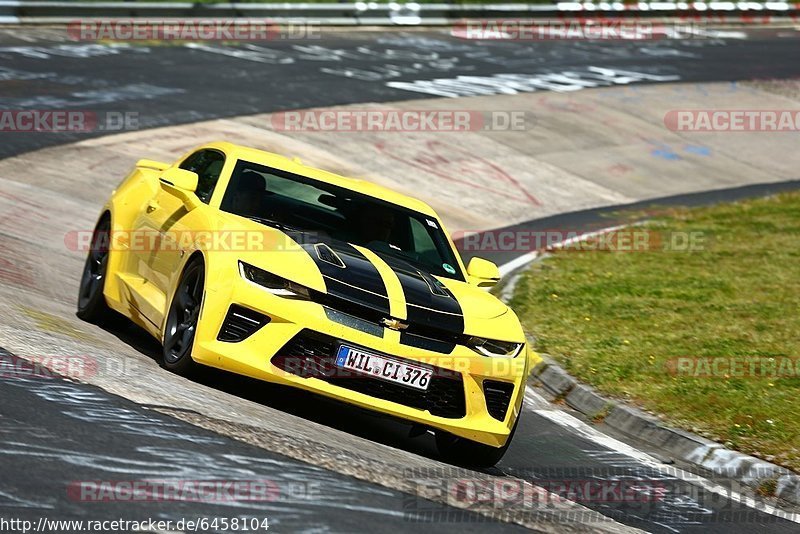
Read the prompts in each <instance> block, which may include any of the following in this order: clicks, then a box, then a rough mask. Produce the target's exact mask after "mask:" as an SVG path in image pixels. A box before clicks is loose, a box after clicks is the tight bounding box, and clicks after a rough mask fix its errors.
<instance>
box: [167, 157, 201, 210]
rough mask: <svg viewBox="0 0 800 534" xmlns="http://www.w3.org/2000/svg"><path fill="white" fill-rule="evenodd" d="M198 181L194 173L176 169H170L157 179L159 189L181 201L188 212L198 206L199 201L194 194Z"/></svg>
mask: <svg viewBox="0 0 800 534" xmlns="http://www.w3.org/2000/svg"><path fill="white" fill-rule="evenodd" d="M198 179H199V178H198V176H197V173H196V172H192V171H187V170H185V169H180V168H178V167H170V168H169V169H167V170H166V171H164V173H163V174H162V175H161V177H160V178H159V180H160V181H161V187H163V188H164V190H165V191H167V192H168V193H171V194H173V195H175V196H176V197H178V198H179V199H181V200H182V201H183V203H184V204H185V205H186V209H188V210H189V211H191V210H193V209H194V208H196V207H197V206H199V205H200V199H199V198H197V195H195V194H194V192H195V191H196V190H197V181H198Z"/></svg>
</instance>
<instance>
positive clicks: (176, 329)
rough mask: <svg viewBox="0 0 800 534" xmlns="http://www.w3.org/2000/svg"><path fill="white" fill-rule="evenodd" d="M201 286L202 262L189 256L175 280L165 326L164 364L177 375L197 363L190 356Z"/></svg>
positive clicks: (200, 303) (198, 311) (185, 372)
mask: <svg viewBox="0 0 800 534" xmlns="http://www.w3.org/2000/svg"><path fill="white" fill-rule="evenodd" d="M204 289H205V266H204V265H203V262H202V261H200V260H192V261H191V263H189V265H188V266H187V267H186V269H185V270H184V271H183V274H182V275H181V279H180V281H179V282H178V287H177V289H176V290H175V296H174V297H173V298H172V304H171V305H170V308H169V313H168V315H167V325H166V328H165V330H164V355H163V361H164V367H166V368H167V369H169V370H170V371H172V372H174V373H177V374H180V375H185V374H189V373H190V372H191V371H193V370H194V369H195V368H196V366H197V364H196V363H195V362H194V360H192V347H193V346H194V338H195V335H196V333H197V324H198V322H199V319H200V309H201V307H202V305H203V291H204Z"/></svg>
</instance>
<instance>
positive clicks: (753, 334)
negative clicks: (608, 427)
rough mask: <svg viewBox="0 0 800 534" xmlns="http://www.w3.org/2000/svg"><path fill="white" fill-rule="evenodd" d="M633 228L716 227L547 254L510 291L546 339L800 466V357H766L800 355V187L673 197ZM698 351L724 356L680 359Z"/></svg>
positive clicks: (738, 444) (687, 416) (606, 381)
mask: <svg viewBox="0 0 800 534" xmlns="http://www.w3.org/2000/svg"><path fill="white" fill-rule="evenodd" d="M634 228H635V229H636V230H637V231H638V230H640V229H644V230H649V231H656V232H659V233H660V235H661V236H663V237H664V238H667V237H668V236H684V235H687V234H691V233H694V235H700V236H702V237H703V238H704V239H705V240H704V243H703V244H702V247H701V250H694V251H692V252H687V251H683V252H681V251H675V250H669V247H660V246H655V247H651V248H649V249H648V250H647V251H645V252H609V251H591V252H590V251H586V250H582V251H571V252H569V251H565V252H557V253H555V254H553V255H552V256H551V257H549V258H547V259H545V260H543V261H541V262H539V263H536V264H535V265H534V266H533V267H532V268H531V269H530V270H529V271H528V272H526V273H525V274H524V275H523V276H522V277H521V280H520V281H519V283H518V285H517V287H516V290H515V293H514V297H513V298H512V301H511V303H510V304H511V306H512V307H513V308H514V309H515V310H516V311H517V313H518V314H519V316H520V318H521V320H522V321H523V324H524V325H525V327H526V329H527V330H528V331H529V332H531V333H532V334H534V335H535V336H536V337H537V338H538V341H537V343H538V346H537V350H539V351H540V352H546V353H549V354H550V355H552V356H553V357H554V358H555V359H556V360H557V361H559V362H560V363H561V364H562V365H563V366H564V367H565V368H566V369H567V370H568V371H569V372H570V373H572V374H573V375H574V376H576V377H578V378H579V379H580V380H582V381H584V382H587V383H589V384H592V385H594V386H595V387H597V388H598V389H599V390H600V391H602V392H604V393H606V394H608V395H611V396H614V397H616V398H621V399H624V400H627V401H630V402H633V403H635V404H637V405H639V406H641V407H643V408H645V409H647V410H651V411H654V412H656V413H659V414H662V415H663V416H664V418H665V420H666V421H667V422H668V423H669V424H672V425H675V426H678V427H682V428H685V429H688V430H691V431H694V432H698V433H700V434H702V435H704V436H706V437H709V438H711V439H714V440H716V441H720V442H723V443H725V444H726V445H727V446H729V447H731V448H734V449H737V450H740V451H742V452H745V453H748V454H755V455H757V456H761V457H764V458H766V459H768V460H771V461H774V462H776V463H779V464H782V465H784V466H786V467H789V468H791V469H794V470H796V471H800V376H798V374H795V373H796V371H797V370H798V369H797V366H795V367H794V368H793V369H794V372H793V371H791V369H787V368H786V367H784V368H782V369H781V368H779V369H778V371H777V373H773V372H772V371H771V370H770V369H769V367H766V366H762V364H768V362H769V359H770V358H775V361H779V362H783V363H785V362H786V361H787V359H788V358H794V359H795V362H796V361H797V359H798V358H800V194H799V193H789V194H782V195H779V196H775V197H770V198H763V199H757V200H749V201H744V202H738V203H734V204H724V205H718V206H713V207H706V208H695V209H675V210H667V211H666V212H665V213H664V214H663V215H660V216H659V218H658V219H657V220H652V221H650V222H648V223H647V224H646V225H645V226H643V227H634ZM650 241H651V242H653V239H652V234H651V240H650ZM679 358H684V360H678V359H679ZM686 358H692V359H705V360H704V361H706V362H715V361H719V362H722V363H721V364H720V366H719V367H717V368H716V369H711V372H708V369H705V370H703V369H701V368H700V367H698V366H696V365H695V364H692V367H679V366H676V365H677V363H678V362H687V361H688V362H693V361H696V360H686ZM731 358H732V360H731ZM731 361H736V362H745V363H744V368H743V371H742V369H740V368H738V367H736V366H730V365H729V363H730V362H731ZM751 363H752V364H754V365H756V367H755V369H756V372H755V373H753V372H752V369H750V368H748V365H750V364H751ZM726 369H727V370H729V371H730V372H725V371H726ZM698 371H700V372H701V373H700V375H699V376H698V375H697V374H695V373H697V372H698ZM762 373H763V375H762ZM752 374H755V375H757V376H754V377H751V376H742V375H752ZM776 374H777V375H779V376H775V375H776Z"/></svg>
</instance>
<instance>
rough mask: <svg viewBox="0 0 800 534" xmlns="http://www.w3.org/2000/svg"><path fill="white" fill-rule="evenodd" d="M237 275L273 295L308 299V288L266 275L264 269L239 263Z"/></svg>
mask: <svg viewBox="0 0 800 534" xmlns="http://www.w3.org/2000/svg"><path fill="white" fill-rule="evenodd" d="M239 273H241V275H242V277H243V278H245V279H247V280H250V281H251V282H253V283H254V284H258V285H260V286H261V287H263V288H264V289H266V290H267V291H269V292H270V293H272V294H273V295H278V296H279V297H287V298H295V299H296V298H300V299H308V298H310V295H309V293H308V288H307V287H303V286H301V285H300V284H295V283H294V282H292V281H291V280H287V279H286V278H281V277H280V276H277V275H274V274H272V273H268V272H267V271H265V270H264V269H259V268H258V267H255V266H253V265H250V264H249V263H245V262H243V261H240V262H239Z"/></svg>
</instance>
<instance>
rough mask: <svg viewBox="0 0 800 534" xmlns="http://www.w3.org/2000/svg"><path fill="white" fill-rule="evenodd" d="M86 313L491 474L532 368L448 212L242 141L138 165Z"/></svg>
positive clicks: (97, 242)
mask: <svg viewBox="0 0 800 534" xmlns="http://www.w3.org/2000/svg"><path fill="white" fill-rule="evenodd" d="M87 242H88V243H87V244H88V245H89V246H88V247H87V248H88V249H89V255H88V258H87V261H86V265H85V269H84V272H83V277H82V279H81V284H80V295H79V299H78V315H79V316H80V317H81V318H82V319H84V320H87V321H92V322H102V321H104V320H106V319H107V318H108V317H110V316H113V315H114V314H113V313H110V310H109V308H110V309H111V310H114V311H116V312H118V313H121V314H122V315H124V316H125V317H128V318H130V319H131V320H133V321H134V322H135V323H136V324H138V325H139V326H141V327H142V328H144V329H145V330H147V331H148V332H149V333H150V334H152V335H153V336H155V337H156V338H157V339H158V340H159V341H161V342H162V344H163V347H164V351H163V352H164V354H163V365H164V367H166V368H167V369H169V370H171V371H174V372H177V373H182V374H185V373H187V372H189V371H190V370H191V369H192V368H193V367H194V366H196V365H197V364H202V365H207V366H211V367H217V368H220V369H225V370H227V371H232V372H235V373H240V374H242V375H246V376H249V377H253V378H257V379H261V380H266V381H269V382H275V383H279V384H284V385H289V386H293V387H297V388H301V389H303V390H307V391H309V392H313V393H317V394H321V395H325V396H327V397H332V398H334V399H338V400H340V401H344V402H347V403H350V404H353V405H356V406H360V407H362V408H367V409H370V410H373V411H375V412H378V413H381V414H385V415H387V416H391V417H395V418H400V419H402V420H405V421H407V422H410V423H412V424H413V425H415V427H416V429H417V430H425V431H428V430H429V431H432V432H433V433H434V434H435V436H436V443H437V447H438V448H439V450H440V452H441V453H442V456H444V457H445V458H446V459H448V460H449V461H452V462H455V463H460V464H471V465H480V466H488V465H494V464H495V463H496V462H497V461H498V460H499V459H500V458H501V457H502V455H503V454H504V452H505V451H506V449H507V448H508V445H509V443H510V441H511V438H512V436H513V434H514V430H515V429H516V427H517V423H518V421H519V415H520V411H521V406H522V399H523V396H524V389H525V379H526V377H527V374H528V371H529V366H530V362H531V361H532V359H533V353H532V352H531V351H530V350H529V348H528V346H527V345H526V343H525V337H524V335H523V332H522V328H521V327H520V324H519V321H518V320H517V317H516V315H515V314H514V312H513V311H511V310H510V309H509V308H508V307H507V306H506V305H505V304H503V303H502V302H500V301H499V300H498V299H496V298H495V297H493V296H492V295H490V294H489V293H488V292H487V291H485V290H484V289H482V288H483V287H487V286H491V285H493V284H495V283H496V282H497V281H498V279H499V277H500V275H499V271H498V269H497V267H496V266H495V265H494V264H493V263H490V262H488V261H486V260H483V259H480V258H473V259H472V260H471V261H470V262H469V265H468V266H466V267H465V266H464V264H463V261H462V259H461V258H460V257H459V255H458V253H457V251H456V247H455V246H454V244H453V241H452V240H451V239H450V237H449V235H448V233H447V231H446V230H445V228H444V226H443V225H442V222H441V221H440V220H439V217H438V216H437V215H436V213H435V212H434V211H433V210H432V209H431V208H430V207H429V206H428V205H426V204H425V203H423V202H421V201H419V200H416V199H413V198H410V197H407V196H404V195H401V194H399V193H396V192H394V191H391V190H389V189H386V188H384V187H381V186H378V185H375V184H372V183H370V182H366V181H363V180H356V179H351V178H345V177H341V176H337V175H335V174H331V173H328V172H325V171H321V170H318V169H314V168H311V167H307V166H304V165H303V164H302V163H300V161H299V160H297V159H289V158H285V157H282V156H279V155H276V154H271V153H268V152H263V151H260V150H255V149H251V148H245V147H241V146H237V145H233V144H230V143H224V142H219V143H211V144H208V145H204V146H202V147H200V148H198V149H196V150H194V151H192V152H190V153H189V154H187V155H185V156H184V157H182V158H181V159H179V160H178V161H177V162H176V163H174V164H169V163H159V162H156V161H151V160H140V161H139V162H137V164H136V167H135V168H134V169H133V170H132V171H131V173H130V174H129V175H128V176H127V177H126V178H125V179H124V181H123V182H122V183H121V184H120V185H119V187H118V188H117V189H116V190H115V191H114V192H113V193H112V195H111V198H110V199H109V201H108V203H107V204H106V205H105V207H104V208H103V211H102V214H101V216H100V218H99V221H98V223H97V226H96V228H95V230H94V232H93V233H92V234H91V240H90V241H89V240H88V239H87Z"/></svg>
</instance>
